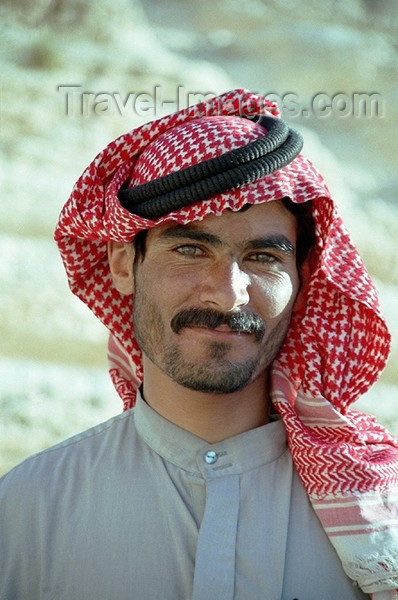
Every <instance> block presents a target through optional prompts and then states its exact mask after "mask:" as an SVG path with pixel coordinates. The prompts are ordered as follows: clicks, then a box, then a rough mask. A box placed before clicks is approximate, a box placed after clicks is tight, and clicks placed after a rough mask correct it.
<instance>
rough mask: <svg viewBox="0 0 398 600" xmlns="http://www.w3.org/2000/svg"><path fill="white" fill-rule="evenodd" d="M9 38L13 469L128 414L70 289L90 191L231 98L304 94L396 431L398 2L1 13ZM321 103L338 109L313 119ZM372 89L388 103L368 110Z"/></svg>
mask: <svg viewBox="0 0 398 600" xmlns="http://www.w3.org/2000/svg"><path fill="white" fill-rule="evenodd" d="M0 32H1V33H0V35H1V38H0V39H1V48H0V67H1V69H0V72H1V113H0V131H1V150H0V151H1V166H2V169H1V174H0V177H1V198H0V257H1V258H0V473H1V472H4V471H6V470H7V469H9V468H11V467H12V466H13V465H14V464H16V463H17V462H18V461H20V460H22V459H23V458H24V457H25V456H27V455H28V454H31V453H33V452H35V451H37V450H40V449H41V448H44V447H46V446H48V445H50V444H53V443H55V442H57V441H59V440H61V439H63V438H65V437H67V436H69V435H72V434H73V433H75V432H78V431H81V430H83V429H84V428H86V427H89V426H91V425H94V424H95V423H98V422H99V421H101V420H103V419H106V418H108V417H109V416H111V415H113V414H116V413H117V412H119V411H120V410H121V402H120V400H119V399H118V397H117V396H116V393H115V392H114V390H113V389H112V386H111V383H110V381H109V380H108V375H107V371H106V361H105V346H106V332H105V331H104V329H103V328H102V326H101V325H100V324H99V323H98V322H97V321H96V319H95V318H94V317H93V316H92V315H91V313H90V312H89V311H88V309H86V308H85V306H84V305H83V304H81V303H80V302H79V301H78V300H77V299H75V298H74V297H73V296H72V295H71V294H70V292H69V290H68V289H67V284H66V281H65V276H64V273H63V269H62V266H61V263H60V259H59V257H58V253H57V250H56V248H55V245H54V243H53V241H52V232H53V228H54V224H55V222H56V220H57V216H58V213H59V210H60V208H61V207H62V204H63V203H64V201H65V199H66V198H67V196H68V195H69V192H70V190H71V188H72V186H73V184H74V182H75V180H76V179H77V178H78V176H79V175H80V173H81V172H82V170H83V169H84V168H85V167H86V165H87V164H88V163H89V162H90V160H91V159H92V158H93V156H94V155H95V154H96V153H97V152H99V151H100V150H101V149H102V148H103V147H104V146H105V145H106V144H107V143H108V142H109V141H110V140H111V139H113V138H114V137H116V136H117V135H119V134H121V133H123V132H125V131H127V130H128V129H131V128H133V127H135V126H136V125H138V124H140V123H143V122H145V121H147V120H150V119H152V118H155V117H156V116H160V115H161V114H164V113H168V112H171V111H173V110H175V109H176V108H181V107H182V105H183V103H184V102H185V101H186V100H187V99H188V98H192V96H189V94H194V93H195V92H197V93H199V92H202V93H203V94H206V93H212V94H218V93H221V92H224V91H227V90H229V89H232V88H234V87H248V88H251V89H253V90H255V91H258V92H261V93H264V94H270V93H273V94H277V95H278V96H279V97H280V98H281V99H282V103H283V97H285V98H288V99H289V98H290V99H291V98H292V96H289V95H288V94H294V98H295V103H294V105H292V103H291V102H288V101H286V106H285V107H283V106H282V110H284V109H285V110H284V117H285V118H287V119H289V120H290V121H291V123H292V124H294V126H295V127H296V128H297V129H299V130H301V131H302V132H303V134H304V136H305V140H306V144H305V153H306V154H307V155H308V156H309V157H311V158H312V159H313V160H314V161H315V163H316V164H317V166H318V167H319V168H320V169H321V171H322V172H323V173H324V174H325V177H326V179H327V181H328V183H329V185H330V187H331V189H332V191H333V192H334V194H335V196H336V198H337V199H338V201H339V204H340V207H341V211H342V213H343V214H344V217H345V220H346V222H347V225H348V227H349V229H350V231H351V233H352V235H353V237H354V239H355V241H356V243H357V245H358V247H359V248H360V251H361V253H362V256H363V258H364V260H365V262H366V264H367V266H368V268H369V270H370V272H371V274H372V276H373V277H374V279H375V281H376V283H377V285H378V288H379V290H380V296H381V301H382V306H383V309H384V312H385V315H386V317H387V320H388V323H389V325H390V328H391V331H392V333H393V337H394V345H393V351H392V354H391V358H390V361H389V364H388V367H387V369H386V370H385V372H384V374H383V376H382V378H381V380H380V382H379V383H377V384H376V385H375V386H374V388H373V389H372V390H371V391H370V392H369V393H368V394H367V395H366V397H365V398H363V399H362V400H361V401H359V402H358V404H357V406H358V408H359V409H361V410H365V411H368V412H372V413H374V414H376V415H377V416H378V417H379V419H380V420H381V421H382V422H383V423H385V424H386V425H387V426H388V427H389V428H390V429H391V430H392V431H393V432H394V433H395V434H398V320H397V318H396V312H397V309H396V304H397V302H396V301H397V295H398V294H397V291H398V266H397V260H396V254H397V234H398V209H397V199H396V192H397V187H398V186H397V182H398V175H397V169H396V156H397V142H396V140H397V137H398V119H397V116H398V114H397V113H398V109H397V95H398V93H397V79H398V77H397V47H396V40H397V39H398V36H397V32H398V5H397V4H396V3H395V2H393V0H377V1H376V0H344V1H343V0H335V1H331V2H327V3H320V2H315V0H304V1H301V2H298V1H297V0H273V1H269V2H268V1H266V0H245V1H244V2H242V1H238V0H218V1H217V2H214V0H213V1H212V2H210V1H209V0H201V1H200V2H194V1H193V0H184V1H182V0H170V1H168V2H167V3H166V2H160V0H141V2H139V1H138V0H129V1H128V0H112V1H111V0H102V1H101V2H89V1H88V0H36V1H35V2H31V1H30V0H12V1H11V0H3V1H2V3H1V7H0ZM320 93H323V94H326V96H325V97H326V98H330V99H331V100H332V99H333V98H336V95H338V94H339V95H340V96H338V98H340V100H338V99H336V100H334V105H333V107H332V108H333V110H329V111H327V110H326V109H325V110H323V111H322V110H318V111H315V112H317V114H314V111H313V110H311V109H312V107H313V106H314V104H313V102H314V98H316V97H317V95H318V94H320ZM358 93H367V94H369V95H371V94H375V96H373V97H374V98H376V100H377V102H376V104H374V105H372V107H370V105H369V107H368V109H367V110H362V114H355V110H354V105H353V104H354V103H353V100H352V99H353V98H354V96H353V95H354V94H358ZM155 97H156V101H154V98H155ZM177 98H178V102H179V103H180V106H176V103H177ZM322 98H323V97H322ZM154 102H155V105H154ZM344 102H346V103H345V104H344ZM350 102H351V104H350ZM292 108H293V110H292ZM318 108H319V106H318ZM324 108H325V107H324ZM326 108H327V107H326ZM362 108H363V107H362ZM371 108H372V110H371ZM296 109H299V110H296ZM302 109H304V112H303V111H302ZM364 112H365V113H366V114H363V113H364ZM298 113H300V114H298ZM370 113H371V114H370Z"/></svg>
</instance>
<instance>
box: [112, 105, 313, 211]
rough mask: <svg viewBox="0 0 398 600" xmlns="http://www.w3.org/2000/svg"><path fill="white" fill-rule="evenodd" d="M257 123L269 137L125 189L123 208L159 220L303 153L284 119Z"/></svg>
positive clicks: (121, 194)
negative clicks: (265, 130) (264, 129)
mask: <svg viewBox="0 0 398 600" xmlns="http://www.w3.org/2000/svg"><path fill="white" fill-rule="evenodd" d="M258 123H259V124H260V125H263V126H264V127H266V129H267V133H266V134H265V135H264V136H263V137H261V138H259V139H258V140H255V141H254V142H250V143H249V144H247V146H241V147H240V148H236V149H235V150H231V151H230V152H226V153H225V154H222V155H220V156H216V157H214V158H210V159H208V160H205V161H203V162H200V163H198V164H195V165H192V166H190V167H186V168H184V169H181V170H180V171H176V172H174V173H169V174H168V175H165V176H164V177H159V178H157V179H154V180H152V181H148V182H147V183H143V184H141V185H137V186H134V187H131V188H128V189H127V188H126V187H125V186H122V187H121V188H120V190H119V194H118V198H119V200H120V203H121V205H122V206H123V207H124V208H126V209H127V210H128V211H129V212H131V213H132V214H134V215H138V216H140V217H144V218H146V219H156V218H158V217H161V216H162V215H165V214H168V213H169V212H171V211H173V210H177V209H179V208H182V207H183V206H187V205H189V204H193V203H194V202H198V201H200V200H207V199H208V198H211V197H212V196H216V195H217V194H222V193H223V192H227V191H228V190H233V189H235V188H237V187H240V186H242V185H245V184H247V183H252V182H253V181H257V179H261V178H262V177H265V176H266V175H270V174H271V173H273V172H274V171H277V170H278V169H281V168H282V167H285V166H286V165H288V164H289V163H290V162H291V161H292V160H293V159H294V158H295V157H296V156H297V155H298V153H299V152H300V150H301V149H302V147H303V138H302V136H301V135H300V134H299V133H298V132H297V131H295V130H294V129H290V128H289V126H288V124H287V123H286V122H285V121H282V120H281V119H275V118H273V117H264V116H263V117H260V119H259V120H258Z"/></svg>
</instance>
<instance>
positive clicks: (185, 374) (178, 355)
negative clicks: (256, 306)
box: [133, 293, 289, 394]
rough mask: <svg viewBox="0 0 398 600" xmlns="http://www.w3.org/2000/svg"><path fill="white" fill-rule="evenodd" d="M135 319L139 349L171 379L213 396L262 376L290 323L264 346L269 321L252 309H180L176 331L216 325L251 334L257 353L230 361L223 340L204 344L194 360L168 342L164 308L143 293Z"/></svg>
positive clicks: (173, 326) (283, 322)
mask: <svg viewBox="0 0 398 600" xmlns="http://www.w3.org/2000/svg"><path fill="white" fill-rule="evenodd" d="M133 320H134V329H135V336H136V339H137V341H138V344H139V346H140V348H141V350H142V351H143V352H144V354H145V355H146V356H147V357H148V358H149V359H150V360H151V361H152V362H153V363H154V364H155V365H157V366H158V367H159V368H160V369H161V370H162V371H163V372H164V373H165V374H166V375H167V376H168V377H170V379H172V380H173V381H175V382H176V383H178V384H179V385H182V386H184V387H186V388H189V389H191V390H194V391H198V392H206V393H213V394H214V393H215V394H229V393H233V392H236V391H239V390H241V389H243V388H244V387H245V386H246V385H247V384H248V383H250V382H251V381H252V380H253V379H255V377H256V376H258V375H260V374H261V373H262V372H263V371H264V370H265V369H266V368H267V367H268V366H269V364H270V363H271V361H272V360H273V358H274V357H275V355H276V354H277V352H278V350H279V348H280V346H281V344H282V342H283V339H284V337H285V334H286V331H287V328H288V325H289V318H288V317H286V318H285V319H282V320H281V321H280V322H279V323H278V325H277V326H276V327H275V328H274V330H273V331H272V332H271V333H270V334H269V336H268V338H267V339H266V340H265V342H264V344H262V342H263V340H264V336H265V323H264V321H263V320H262V319H261V318H260V317H259V316H258V315H256V314H254V313H250V312H245V311H236V312H234V313H227V314H223V313H220V312H218V311H214V310H209V309H198V308H194V309H184V310H182V311H179V312H178V313H177V314H176V315H175V316H174V317H173V319H172V321H171V323H170V327H171V329H172V331H173V332H174V333H176V334H177V335H178V334H179V332H180V331H181V330H182V329H183V328H184V327H187V326H199V327H208V328H210V329H212V328H213V329H214V328H215V327H218V326H219V325H221V324H226V325H228V327H229V328H230V329H231V330H232V331H236V332H241V335H252V336H253V338H254V341H255V344H256V345H257V346H258V352H256V353H255V355H253V356H250V357H247V358H243V359H242V360H229V359H228V358H227V356H228V353H229V352H230V351H231V344H230V343H228V342H225V341H208V342H206V349H207V356H206V357H205V358H195V357H193V358H191V357H190V356H189V355H188V353H186V352H183V351H182V350H181V348H180V347H179V346H178V344H177V343H175V344H173V343H169V344H165V342H164V340H165V327H164V324H163V322H162V318H161V315H160V312H159V311H158V309H157V307H156V306H154V305H153V304H152V303H151V302H150V301H149V300H148V298H147V297H145V294H144V295H143V294H142V293H138V294H137V296H136V297H135V299H134V307H133ZM260 364H261V368H260V369H259V365H260Z"/></svg>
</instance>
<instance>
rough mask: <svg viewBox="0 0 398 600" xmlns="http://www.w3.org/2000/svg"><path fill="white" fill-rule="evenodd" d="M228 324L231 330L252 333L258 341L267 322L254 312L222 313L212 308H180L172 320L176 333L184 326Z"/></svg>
mask: <svg viewBox="0 0 398 600" xmlns="http://www.w3.org/2000/svg"><path fill="white" fill-rule="evenodd" d="M220 325H227V327H229V329H231V331H236V332H240V333H252V334H253V335H254V338H255V340H256V341H257V342H259V341H261V339H262V338H263V336H264V333H265V323H264V321H263V320H262V318H261V317H259V316H258V315H256V314H255V313H252V312H245V311H236V312H231V313H222V312H219V311H217V310H213V309H211V308H186V309H182V310H180V311H179V312H178V313H177V314H176V315H174V317H173V318H172V320H171V328H172V330H173V331H174V333H179V332H180V331H181V329H182V328H183V327H190V326H193V327H195V326H196V327H207V328H209V329H215V328H216V327H219V326H220Z"/></svg>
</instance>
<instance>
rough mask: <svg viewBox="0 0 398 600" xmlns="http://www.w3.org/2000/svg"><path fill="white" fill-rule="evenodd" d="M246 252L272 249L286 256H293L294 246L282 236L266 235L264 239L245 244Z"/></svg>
mask: <svg viewBox="0 0 398 600" xmlns="http://www.w3.org/2000/svg"><path fill="white" fill-rule="evenodd" d="M246 248H247V249H248V250H261V249H262V248H274V249H275V250H279V251H282V252H285V253H286V254H295V252H296V247H295V245H294V244H293V243H292V242H291V241H290V240H289V238H287V237H286V236H285V235H282V234H275V235H267V236H266V237H262V238H256V239H254V240H249V241H248V242H247V244H246Z"/></svg>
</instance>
